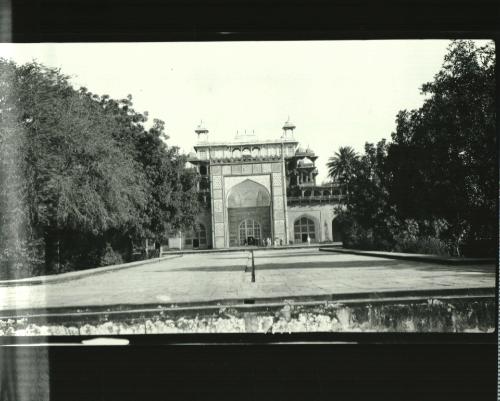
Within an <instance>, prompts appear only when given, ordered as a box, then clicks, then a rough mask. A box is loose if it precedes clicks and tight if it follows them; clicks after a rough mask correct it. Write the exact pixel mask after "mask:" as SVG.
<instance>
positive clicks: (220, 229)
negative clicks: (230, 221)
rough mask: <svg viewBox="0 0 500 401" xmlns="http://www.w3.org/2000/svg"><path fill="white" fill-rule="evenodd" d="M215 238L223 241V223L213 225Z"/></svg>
mask: <svg viewBox="0 0 500 401" xmlns="http://www.w3.org/2000/svg"><path fill="white" fill-rule="evenodd" d="M215 236H216V237H223V238H222V239H224V223H215Z"/></svg>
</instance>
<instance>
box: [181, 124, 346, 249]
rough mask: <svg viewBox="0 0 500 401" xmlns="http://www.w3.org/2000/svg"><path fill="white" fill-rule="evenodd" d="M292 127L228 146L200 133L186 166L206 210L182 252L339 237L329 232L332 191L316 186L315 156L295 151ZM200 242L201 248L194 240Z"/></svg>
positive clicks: (299, 149) (287, 126)
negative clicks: (274, 136)
mask: <svg viewBox="0 0 500 401" xmlns="http://www.w3.org/2000/svg"><path fill="white" fill-rule="evenodd" d="M294 128H295V126H294V125H293V124H291V123H290V122H289V121H288V122H287V123H285V126H284V127H283V135H282V137H281V138H280V139H279V140H271V141H257V140H256V139H255V138H249V137H243V138H242V137H239V138H238V140H236V141H235V142H232V143H210V142H208V130H207V129H205V128H203V127H202V126H201V125H200V126H199V127H198V128H197V130H196V133H197V134H198V137H199V143H198V144H197V145H196V146H195V147H194V149H195V153H194V152H193V153H190V154H189V157H188V160H189V163H190V165H191V166H192V167H193V168H195V169H196V170H197V171H198V173H199V174H200V195H202V199H203V201H204V203H205V205H206V210H205V212H204V213H202V214H201V215H200V216H199V217H198V223H199V224H198V227H197V229H195V230H194V234H193V233H191V234H190V236H188V237H186V238H187V241H188V242H187V243H184V247H187V248H189V247H190V246H191V247H195V246H194V245H193V244H194V243H196V244H197V245H198V247H199V248H229V247H235V246H245V245H257V246H259V245H260V246H263V245H268V244H269V243H272V244H273V245H287V244H293V243H302V242H311V243H315V242H328V241H332V239H334V238H337V237H338V236H337V237H335V235H333V233H332V227H333V226H334V225H333V224H332V221H333V219H334V218H335V212H334V206H335V204H336V203H337V201H338V198H337V200H336V198H335V195H334V193H333V192H334V191H333V187H332V186H317V185H316V175H317V168H316V166H315V160H316V159H317V156H315V154H314V152H312V151H311V150H310V149H307V150H304V149H303V148H301V147H300V146H298V145H299V143H298V142H297V141H296V140H295V139H294V138H293V129H294ZM204 233H206V237H207V239H206V241H204V240H203V238H204V237H203V235H205V234H204ZM179 235H181V236H182V233H179ZM197 236H198V237H199V238H200V240H199V241H196V242H194V241H193V240H191V239H192V238H198V237H197ZM202 242H203V246H202V245H201V243H202ZM181 243H182V241H181ZM179 247H181V248H182V245H181V246H179Z"/></svg>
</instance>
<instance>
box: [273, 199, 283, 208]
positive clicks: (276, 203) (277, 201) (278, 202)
mask: <svg viewBox="0 0 500 401" xmlns="http://www.w3.org/2000/svg"><path fill="white" fill-rule="evenodd" d="M273 204H274V210H282V209H283V197H282V196H275V197H274V199H273Z"/></svg>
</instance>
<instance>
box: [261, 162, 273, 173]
mask: <svg viewBox="0 0 500 401" xmlns="http://www.w3.org/2000/svg"><path fill="white" fill-rule="evenodd" d="M262 172H263V173H270V172H271V163H263V164H262Z"/></svg>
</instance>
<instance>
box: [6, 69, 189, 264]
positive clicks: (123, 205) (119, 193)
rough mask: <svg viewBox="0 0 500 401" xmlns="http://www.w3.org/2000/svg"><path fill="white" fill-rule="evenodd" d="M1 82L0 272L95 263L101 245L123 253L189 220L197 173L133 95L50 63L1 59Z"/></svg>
mask: <svg viewBox="0 0 500 401" xmlns="http://www.w3.org/2000/svg"><path fill="white" fill-rule="evenodd" d="M0 88H1V91H0V93H1V95H0V126H1V127H2V131H1V133H0V155H1V157H0V160H1V163H2V166H1V167H2V168H1V171H2V172H1V175H0V180H1V181H0V184H1V189H0V219H1V223H2V232H1V233H0V256H1V258H0V261H1V262H2V267H3V271H4V274H5V271H6V269H7V270H9V271H14V273H15V271H16V269H17V270H19V269H20V268H21V266H23V267H24V268H28V269H31V270H34V269H35V268H34V267H33V264H36V263H37V261H38V263H39V265H40V266H39V270H40V269H41V270H43V271H46V272H53V271H61V270H71V269H74V268H84V267H93V266H96V265H100V264H102V263H103V258H104V259H105V258H109V255H105V254H106V252H107V253H109V252H111V253H112V259H113V258H114V259H115V261H118V260H127V258H128V257H129V256H130V251H131V246H132V243H134V242H137V241H141V240H143V239H145V238H148V239H151V240H154V241H161V240H162V239H164V238H165V236H166V235H167V234H168V231H169V230H174V229H180V228H182V227H184V226H188V225H192V223H193V222H194V216H195V215H196V213H197V211H198V204H197V194H196V190H195V188H196V177H195V176H194V175H193V174H192V173H191V172H190V171H188V170H186V169H185V168H184V166H185V163H186V158H185V156H183V155H182V154H180V153H179V149H178V148H176V147H171V146H167V144H166V140H167V139H168V137H167V136H166V134H165V130H164V123H163V122H162V121H160V120H155V121H154V124H153V126H152V127H151V128H150V129H145V127H144V123H145V122H146V121H147V117H148V116H147V113H138V112H136V111H135V110H134V109H133V104H132V98H131V96H129V97H127V98H126V99H121V100H114V99H111V98H110V97H109V96H106V95H104V96H99V95H96V94H93V93H92V92H90V91H88V90H87V89H86V88H80V89H79V90H76V89H74V88H73V87H72V85H71V83H70V81H69V79H68V77H66V76H64V75H63V74H61V72H60V71H58V70H56V69H53V68H48V67H45V66H43V65H40V64H38V63H35V62H32V63H28V64H25V65H21V66H18V65H16V64H15V63H13V62H10V61H6V60H0ZM30 249H31V251H29V250H30ZM21 255H24V259H23V258H21ZM26 255H32V256H33V258H27V257H26ZM35 270H36V269H35ZM35 273H36V272H35Z"/></svg>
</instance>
